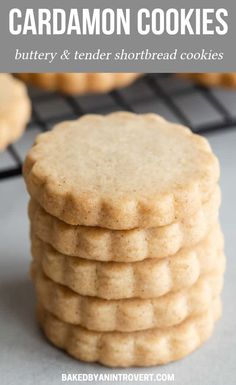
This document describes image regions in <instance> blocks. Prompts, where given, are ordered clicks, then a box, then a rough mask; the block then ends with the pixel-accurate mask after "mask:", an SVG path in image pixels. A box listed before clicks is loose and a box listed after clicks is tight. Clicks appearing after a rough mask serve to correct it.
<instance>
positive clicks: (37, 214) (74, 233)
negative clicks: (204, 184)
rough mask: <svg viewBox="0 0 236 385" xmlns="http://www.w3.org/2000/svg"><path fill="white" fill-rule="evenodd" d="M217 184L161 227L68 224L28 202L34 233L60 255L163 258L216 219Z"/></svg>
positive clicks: (105, 258) (123, 259)
mask: <svg viewBox="0 0 236 385" xmlns="http://www.w3.org/2000/svg"><path fill="white" fill-rule="evenodd" d="M220 200H221V196H220V189H219V187H218V186H217V187H216V189H215V190H214V192H213V193H212V195H211V197H210V198H209V199H208V201H207V202H205V203H204V204H203V205H202V207H201V208H200V209H199V210H198V211H197V212H196V213H194V214H192V215H191V216H187V217H186V218H183V219H182V220H181V221H177V222H174V223H172V224H170V225H166V226H162V227H152V228H147V229H141V228H139V229H137V228H136V229H133V230H127V231H122V230H109V229H104V228H101V227H88V226H87V227H86V226H71V225H68V224H66V223H65V222H63V221H61V220H59V219H57V218H56V217H53V216H52V215H50V214H48V213H47V212H46V211H45V210H43V209H42V208H41V207H40V205H39V204H37V202H36V201H34V200H31V201H30V204H29V217H30V221H31V226H32V229H33V232H34V233H35V234H36V235H37V236H38V237H39V238H40V239H42V240H43V241H44V242H46V243H49V244H51V245H52V246H53V247H54V248H55V249H56V250H58V251H60V252H61V253H62V254H66V255H70V256H76V257H81V258H85V259H93V260H99V261H117V262H135V261H141V260H143V259H146V258H164V257H166V256H170V255H173V254H175V253H177V252H178V251H179V250H180V249H181V248H182V247H190V246H192V245H195V244H196V243H198V242H199V241H200V240H202V239H203V238H204V237H205V236H206V234H207V233H208V231H209V229H210V228H211V227H212V226H213V225H214V223H215V222H216V221H217V217H218V210H219V206H220Z"/></svg>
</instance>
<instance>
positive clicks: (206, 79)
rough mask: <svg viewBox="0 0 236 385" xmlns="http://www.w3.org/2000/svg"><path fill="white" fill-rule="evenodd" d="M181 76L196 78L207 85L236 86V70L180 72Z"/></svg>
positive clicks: (195, 79)
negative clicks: (223, 71) (226, 71)
mask: <svg viewBox="0 0 236 385" xmlns="http://www.w3.org/2000/svg"><path fill="white" fill-rule="evenodd" d="M179 76H181V77H183V78H186V79H190V80H194V81H196V82H198V83H201V84H204V85H206V86H214V87H229V88H235V87H236V72H231V73H230V72H228V73H221V72H212V73H210V72H208V73H184V74H179Z"/></svg>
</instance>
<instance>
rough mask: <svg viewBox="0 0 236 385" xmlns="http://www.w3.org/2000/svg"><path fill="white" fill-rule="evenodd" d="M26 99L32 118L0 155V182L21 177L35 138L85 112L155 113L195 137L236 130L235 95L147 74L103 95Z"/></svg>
mask: <svg viewBox="0 0 236 385" xmlns="http://www.w3.org/2000/svg"><path fill="white" fill-rule="evenodd" d="M29 94H30V97H31V100H32V106H33V112H32V119H31V121H30V123H29V124H28V127H27V130H26V132H25V134H24V135H23V137H22V138H21V139H20V140H19V141H18V142H17V143H15V144H14V145H11V146H9V147H8V148H7V150H6V151H5V152H3V153H2V154H1V155H0V180H2V179H6V178H11V177H13V176H18V175H21V170H22V163H23V160H24V157H25V154H26V153H27V151H28V150H29V148H30V147H31V145H32V143H33V141H34V139H35V136H36V135H37V134H38V133H40V132H44V131H47V130H50V129H51V128H52V126H53V125H54V124H56V123H58V122H60V121H63V120H71V119H76V118H77V117H80V116H82V115H84V114H86V113H109V112H112V111H118V110H126V111H132V112H136V113H145V112H155V113H159V114H160V115H162V116H164V117H165V118H166V119H168V120H171V121H175V122H178V123H182V124H184V125H186V126H188V127H190V128H191V129H192V131H193V132H198V133H206V132H208V131H211V130H218V129H221V130H222V129H226V128H233V127H236V109H235V106H236V92H232V91H226V90H224V91H220V90H215V89H214V90H213V89H210V88H207V87H203V86H200V85H196V84H194V83H192V82H191V81H187V80H183V79H180V78H178V77H176V76H174V75H168V74H148V75H145V76H144V77H142V78H140V79H139V80H138V81H137V82H136V83H134V84H133V85H131V86H129V87H127V88H125V89H122V90H116V91H112V92H110V93H108V94H105V95H88V96H80V97H72V96H62V95H59V94H57V93H45V92H43V91H42V90H38V89H29Z"/></svg>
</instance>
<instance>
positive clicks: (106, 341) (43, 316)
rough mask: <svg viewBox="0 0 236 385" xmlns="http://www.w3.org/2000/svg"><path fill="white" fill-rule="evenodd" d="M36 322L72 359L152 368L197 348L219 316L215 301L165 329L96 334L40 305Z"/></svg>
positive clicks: (219, 306) (218, 304)
mask: <svg viewBox="0 0 236 385" xmlns="http://www.w3.org/2000/svg"><path fill="white" fill-rule="evenodd" d="M37 314H38V320H39V323H40V325H41V327H42V329H43V331H44V333H45V335H46V337H47V338H48V339H49V341H51V343H52V344H54V345H55V346H57V347H58V348H61V349H63V350H65V351H67V353H69V354H70V355H71V356H73V357H74V358H77V359H79V360H82V361H88V362H100V363H101V364H103V365H107V366H113V367H129V366H152V365H158V364H166V363H168V362H171V361H175V360H178V359H180V358H183V357H184V356H186V355H188V354H189V353H191V352H193V351H194V350H195V349H197V348H198V347H199V346H200V345H201V344H202V343H203V342H205V341H206V340H207V339H208V338H209V337H210V336H211V334H212V332H213V328H214V324H215V321H216V320H217V319H218V318H219V317H220V314H221V303H220V301H219V299H217V300H215V301H214V302H213V303H212V305H211V306H210V307H209V309H208V311H207V312H205V313H202V314H201V315H198V316H195V317H190V318H189V319H187V320H186V321H184V322H183V323H181V324H179V325H177V326H174V327H169V328H164V329H158V328H156V329H149V330H145V331H137V332H130V333H125V332H95V331H89V330H87V329H85V328H82V327H80V326H75V325H71V324H68V323H65V322H63V321H61V320H59V319H58V318H56V317H55V316H53V315H52V314H51V313H49V312H48V311H46V310H45V309H44V308H43V307H42V306H41V305H39V306H38V312H37Z"/></svg>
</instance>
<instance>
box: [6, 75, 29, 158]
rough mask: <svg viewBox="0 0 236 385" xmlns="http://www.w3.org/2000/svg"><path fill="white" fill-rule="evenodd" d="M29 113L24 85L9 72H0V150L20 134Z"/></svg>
mask: <svg viewBox="0 0 236 385" xmlns="http://www.w3.org/2000/svg"><path fill="white" fill-rule="evenodd" d="M30 114H31V105H30V100H29V98H28V95H27V90H26V87H25V85H24V84H23V83H22V82H20V81H19V80H17V79H15V78H13V77H12V76H11V75H9V74H0V151H1V150H3V149H5V148H6V147H7V146H8V145H9V144H10V143H13V142H15V141H16V140H17V139H18V138H19V137H20V136H21V135H22V133H23V132H24V130H25V127H26V124H27V123H28V121H29V119H30Z"/></svg>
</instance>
